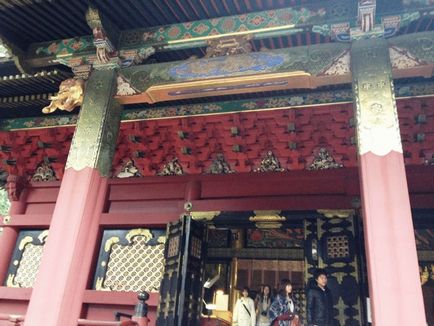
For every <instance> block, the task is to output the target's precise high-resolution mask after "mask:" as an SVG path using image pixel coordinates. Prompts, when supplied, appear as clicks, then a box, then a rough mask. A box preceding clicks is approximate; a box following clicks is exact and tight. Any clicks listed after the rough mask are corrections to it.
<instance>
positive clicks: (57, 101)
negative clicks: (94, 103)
mask: <svg viewBox="0 0 434 326" xmlns="http://www.w3.org/2000/svg"><path fill="white" fill-rule="evenodd" d="M83 94H84V80H82V79H73V78H71V79H66V80H64V81H63V82H61V83H60V86H59V93H58V94H57V95H56V96H51V97H50V100H51V103H50V105H48V106H46V107H44V108H43V109H42V112H43V113H45V114H47V113H52V112H54V111H56V110H57V109H59V110H65V111H68V112H71V111H72V110H74V109H75V108H76V107H77V106H80V105H81V104H82V103H83Z"/></svg>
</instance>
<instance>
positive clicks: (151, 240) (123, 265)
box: [94, 229, 166, 292]
mask: <svg viewBox="0 0 434 326" xmlns="http://www.w3.org/2000/svg"><path fill="white" fill-rule="evenodd" d="M165 239H166V238H165V232H164V230H149V229H129V230H105V231H104V234H103V238H102V242H101V249H100V253H99V258H98V265H97V270H96V273H95V280H94V289H95V290H99V291H135V292H139V291H148V292H158V290H159V288H160V282H161V279H162V276H163V267H164V244H165V241H166V240H165Z"/></svg>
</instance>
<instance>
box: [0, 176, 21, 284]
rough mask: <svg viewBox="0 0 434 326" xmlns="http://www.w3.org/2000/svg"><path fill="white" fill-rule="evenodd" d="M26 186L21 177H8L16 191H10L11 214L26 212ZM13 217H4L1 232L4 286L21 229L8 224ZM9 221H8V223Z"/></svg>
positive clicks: (0, 272) (0, 262)
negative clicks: (24, 188)
mask: <svg viewBox="0 0 434 326" xmlns="http://www.w3.org/2000/svg"><path fill="white" fill-rule="evenodd" d="M23 186H24V184H23V182H22V180H21V177H18V176H12V175H10V176H9V177H8V184H7V187H8V189H9V188H13V189H14V191H13V192H12V191H9V200H10V201H11V207H10V208H9V215H14V214H24V213H25V210H26V192H25V191H22V190H23V189H22V187H23ZM8 219H11V217H10V216H5V217H3V224H4V226H2V228H3V230H2V231H1V232H0V248H1V254H0V286H2V285H3V284H4V283H5V281H6V279H7V272H8V268H9V264H10V261H11V257H12V253H13V251H14V248H15V243H16V241H17V237H18V232H19V230H18V229H17V228H16V227H13V226H7V224H8V223H10V220H9V222H7V221H8ZM6 222H7V223H6Z"/></svg>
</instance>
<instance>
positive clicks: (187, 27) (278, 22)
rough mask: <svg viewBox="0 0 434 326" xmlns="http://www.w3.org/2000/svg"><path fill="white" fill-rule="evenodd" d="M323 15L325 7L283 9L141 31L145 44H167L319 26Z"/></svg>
mask: <svg viewBox="0 0 434 326" xmlns="http://www.w3.org/2000/svg"><path fill="white" fill-rule="evenodd" d="M325 15H326V9H325V8H318V9H316V10H311V9H308V8H297V9H294V8H282V9H277V10H269V11H263V12H259V13H258V12H256V13H251V14H244V15H239V16H233V17H222V18H214V19H209V20H200V21H196V22H187V23H182V24H177V25H172V26H170V27H167V28H166V27H161V28H160V29H159V30H157V31H156V32H155V34H153V33H152V34H151V33H150V32H149V31H147V30H145V31H143V32H142V33H143V37H142V38H143V40H144V41H146V42H153V41H155V42H161V41H163V42H164V41H165V42H169V41H173V40H183V39H189V38H194V37H201V36H205V35H223V34H225V33H228V32H243V31H249V30H250V31H252V32H254V30H255V29H258V28H263V27H267V28H273V27H279V26H285V25H288V24H304V23H306V22H309V21H313V22H316V23H321V22H323V18H324V17H325Z"/></svg>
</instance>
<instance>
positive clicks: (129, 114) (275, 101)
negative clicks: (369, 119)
mask: <svg viewBox="0 0 434 326" xmlns="http://www.w3.org/2000/svg"><path fill="white" fill-rule="evenodd" d="M396 49H398V48H396ZM399 50H401V49H399ZM390 51H391V52H390V54H391V61H392V64H393V65H396V66H401V67H410V66H413V65H414V64H415V63H414V61H412V59H411V58H412V57H411V56H410V55H411V54H409V53H408V51H406V50H405V54H404V53H402V55H403V56H404V57H403V56H401V55H399V56H398V57H397V54H396V53H395V51H393V50H392V48H391V50H390ZM392 51H393V52H392ZM396 51H398V50H396ZM403 51H404V50H403ZM409 58H410V59H409ZM341 59H344V57H341ZM345 60H346V59H345ZM417 60H418V61H420V60H419V59H417ZM343 62H344V61H340V60H339V62H336V65H335V64H332V66H330V67H328V68H327V69H326V70H325V71H323V72H322V73H323V74H324V75H335V74H340V73H341V72H343V71H346V70H347V69H348V70H349V69H350V63H349V62H348V67H347V66H346V63H345V65H344V64H343V65H341V63H343ZM123 83H124V81H123V80H120V81H119V80H118V90H119V85H121V89H123V85H122V84H123ZM125 86H126V89H128V90H129V92H131V89H132V88H130V87H131V85H129V84H127V85H125ZM135 92H136V90H135ZM395 94H396V98H397V99H400V98H408V97H428V96H432V95H434V83H432V82H426V83H425V82H422V83H405V84H403V85H396V86H395ZM352 99H353V95H352V93H351V90H350V89H346V88H344V89H341V90H338V91H336V90H333V91H311V92H309V93H305V92H300V93H296V94H293V95H290V96H278V97H272V98H260V99H259V98H258V99H250V100H239V101H221V102H216V103H205V104H190V105H179V106H163V107H158V108H143V109H140V108H138V109H129V110H125V111H124V112H123V113H122V121H129V120H147V119H159V118H160V119H163V118H167V117H169V116H170V117H187V116H191V115H211V114H215V113H233V112H248V111H257V110H266V109H273V108H281V107H286V106H290V107H293V108H297V107H301V106H308V105H317V104H331V105H332V104H344V103H350V102H352ZM20 103H22V102H20ZM0 106H1V103H0ZM76 123H77V115H68V116H50V117H49V118H45V117H40V118H37V119H35V118H16V119H4V120H0V130H4V131H8V130H12V129H13V130H17V129H32V128H47V127H56V126H59V127H60V126H70V125H75V124H76Z"/></svg>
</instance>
